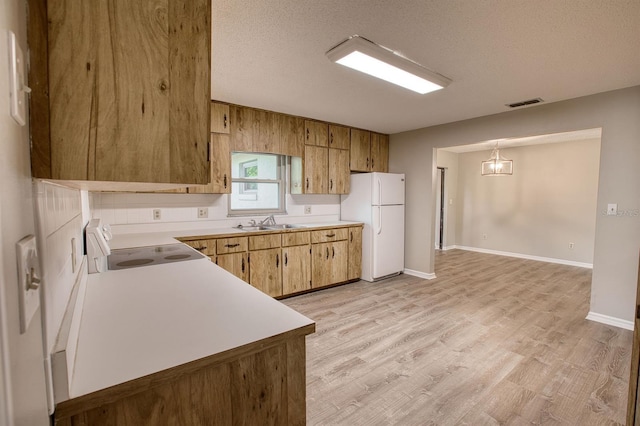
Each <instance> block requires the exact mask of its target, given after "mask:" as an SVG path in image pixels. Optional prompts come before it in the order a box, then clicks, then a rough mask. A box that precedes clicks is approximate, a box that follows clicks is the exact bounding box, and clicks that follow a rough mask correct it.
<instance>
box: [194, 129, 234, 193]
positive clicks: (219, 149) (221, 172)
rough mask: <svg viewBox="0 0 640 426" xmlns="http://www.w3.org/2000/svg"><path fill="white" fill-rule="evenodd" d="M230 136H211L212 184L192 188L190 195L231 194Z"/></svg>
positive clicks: (213, 134)
mask: <svg viewBox="0 0 640 426" xmlns="http://www.w3.org/2000/svg"><path fill="white" fill-rule="evenodd" d="M229 144H230V142H229V135H225V134H221V133H212V134H211V145H210V149H211V153H210V158H211V169H210V171H209V173H210V177H209V178H210V182H209V183H208V184H207V185H200V186H190V187H189V188H188V191H189V193H190V194H231V150H230V148H229Z"/></svg>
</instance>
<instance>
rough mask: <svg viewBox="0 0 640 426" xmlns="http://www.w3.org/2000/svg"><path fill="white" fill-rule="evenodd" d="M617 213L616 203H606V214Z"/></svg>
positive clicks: (613, 214) (612, 214)
mask: <svg viewBox="0 0 640 426" xmlns="http://www.w3.org/2000/svg"><path fill="white" fill-rule="evenodd" d="M617 214H618V205H617V204H607V215H608V216H615V215H617Z"/></svg>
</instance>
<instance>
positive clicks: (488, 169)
mask: <svg viewBox="0 0 640 426" xmlns="http://www.w3.org/2000/svg"><path fill="white" fill-rule="evenodd" d="M512 174H513V161H512V160H507V159H506V158H504V157H501V156H500V149H499V148H498V142H496V147H495V148H493V151H491V157H489V159H488V160H486V161H483V162H482V176H508V175H512Z"/></svg>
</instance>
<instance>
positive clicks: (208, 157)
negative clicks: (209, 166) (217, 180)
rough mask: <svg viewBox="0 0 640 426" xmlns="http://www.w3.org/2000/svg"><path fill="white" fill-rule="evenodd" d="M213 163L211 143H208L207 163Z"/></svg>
mask: <svg viewBox="0 0 640 426" xmlns="http://www.w3.org/2000/svg"><path fill="white" fill-rule="evenodd" d="M210 162H211V142H207V163H210Z"/></svg>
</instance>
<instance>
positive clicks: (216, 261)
mask: <svg viewBox="0 0 640 426" xmlns="http://www.w3.org/2000/svg"><path fill="white" fill-rule="evenodd" d="M217 264H218V256H216V265H217Z"/></svg>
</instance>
